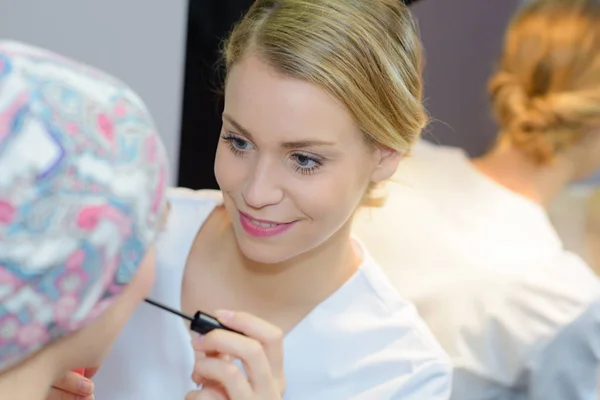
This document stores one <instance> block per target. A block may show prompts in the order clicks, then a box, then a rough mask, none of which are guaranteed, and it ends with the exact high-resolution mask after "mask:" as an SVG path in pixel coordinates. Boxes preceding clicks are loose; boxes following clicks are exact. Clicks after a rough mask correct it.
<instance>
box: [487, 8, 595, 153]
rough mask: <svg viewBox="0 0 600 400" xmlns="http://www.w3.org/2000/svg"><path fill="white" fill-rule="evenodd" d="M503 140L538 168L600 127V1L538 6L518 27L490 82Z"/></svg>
mask: <svg viewBox="0 0 600 400" xmlns="http://www.w3.org/2000/svg"><path fill="white" fill-rule="evenodd" d="M488 91H489V94H490V98H491V102H492V106H493V109H494V113H495V116H496V118H497V120H498V123H499V125H500V128H501V132H502V134H501V139H506V140H509V141H510V142H512V143H513V144H514V145H515V146H516V147H518V148H520V149H521V150H522V151H523V152H524V153H525V154H527V155H528V156H529V157H530V158H531V159H532V160H534V161H535V162H536V163H538V164H546V163H549V162H551V161H552V160H553V159H554V158H555V156H556V155H557V154H559V153H560V152H562V151H563V150H565V149H567V148H568V147H569V146H571V145H573V144H575V143H577V142H578V141H579V140H580V139H581V137H582V136H583V135H584V134H586V133H587V132H588V131H589V130H591V129H592V128H595V127H597V126H600V2H599V0H538V1H533V2H531V3H530V4H528V5H526V6H525V7H524V8H523V9H522V10H521V11H520V12H519V13H517V15H516V16H515V17H514V18H513V20H512V21H511V24H510V25H509V28H508V31H507V33H506V37H505V43H504V51H503V54H502V57H501V59H500V63H499V67H498V71H497V72H496V73H495V75H493V76H492V78H491V79H490V81H489V85H488Z"/></svg>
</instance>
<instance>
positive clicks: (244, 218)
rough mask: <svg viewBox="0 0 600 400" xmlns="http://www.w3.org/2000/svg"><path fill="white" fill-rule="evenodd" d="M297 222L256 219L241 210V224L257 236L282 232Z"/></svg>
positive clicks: (267, 235)
mask: <svg viewBox="0 0 600 400" xmlns="http://www.w3.org/2000/svg"><path fill="white" fill-rule="evenodd" d="M294 223H295V222H286V223H279V222H274V221H266V220H261V219H256V218H253V217H251V216H250V215H248V214H246V213H243V212H241V211H240V224H241V225H242V228H244V230H245V231H246V233H248V234H249V235H252V236H256V237H269V236H275V235H279V234H282V233H283V232H285V231H287V230H288V229H290V228H291V227H292V226H293V225H294Z"/></svg>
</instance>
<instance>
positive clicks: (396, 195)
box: [354, 142, 600, 400]
mask: <svg viewBox="0 0 600 400" xmlns="http://www.w3.org/2000/svg"><path fill="white" fill-rule="evenodd" d="M394 180H395V182H394V183H392V184H390V185H389V197H388V201H387V204H386V206H385V207H384V208H381V209H364V210H362V211H361V212H360V213H358V215H357V218H356V221H355V224H354V234H355V235H356V236H358V238H360V239H361V240H362V241H363V243H364V244H365V246H366V247H367V248H368V249H369V251H370V253H371V254H372V256H373V257H374V258H375V259H376V261H377V262H378V263H379V264H380V265H381V266H382V268H383V269H384V271H385V272H386V273H387V274H388V276H389V277H390V278H391V280H392V283H393V284H394V285H395V286H396V287H397V288H398V289H399V292H400V294H401V296H403V297H404V298H407V299H409V300H410V301H412V302H414V303H415V305H416V306H417V309H418V310H419V313H420V314H421V316H422V317H423V318H424V319H425V321H426V322H427V324H428V325H429V327H430V328H431V329H432V331H433V332H434V334H435V335H436V337H437V339H438V340H439V341H440V343H441V344H442V346H443V347H444V349H445V350H446V351H447V352H448V354H449V355H450V357H451V359H452V361H453V363H454V367H455V372H454V390H453V397H452V398H453V399H455V400H486V399H490V400H491V399H494V400H504V399H506V400H519V399H536V400H567V399H568V400H582V399H590V400H591V399H597V396H598V394H597V388H598V376H599V371H598V365H599V363H600V324H599V323H598V321H599V320H600V314H599V313H600V307H599V306H598V299H599V296H600V284H599V281H598V279H597V278H596V276H595V275H594V274H593V273H592V272H591V270H590V268H588V266H587V265H586V264H585V263H584V262H583V261H582V260H581V259H580V258H579V257H578V256H576V255H574V254H572V253H569V252H567V251H565V250H563V247H562V243H561V240H560V239H559V237H558V236H557V234H556V232H555V230H554V228H553V226H552V224H551V222H550V220H549V219H548V216H547V214H546V213H545V211H544V209H543V208H542V207H540V206H538V205H537V204H534V203H533V202H531V201H529V200H527V199H525V198H524V197H521V196H519V195H517V194H516V193H513V192H511V191H509V190H508V189H506V188H504V187H503V186H501V185H499V184H497V183H495V182H494V181H492V180H490V179H489V178H487V177H486V176H484V175H482V174H481V173H480V172H479V171H478V170H477V169H475V168H474V167H473V165H472V164H471V163H470V161H469V159H468V157H467V155H466V154H465V153H464V152H463V151H462V150H460V149H457V148H450V147H441V146H435V145H432V144H428V143H427V142H422V143H420V144H418V145H417V147H416V149H415V150H414V154H413V156H412V157H411V158H408V159H406V160H405V161H403V162H401V165H400V168H399V169H398V172H397V174H396V175H395V177H394ZM571 346H575V347H577V350H576V351H575V350H573V351H570V349H572V347H571ZM581 354H586V357H581ZM549 362H554V363H556V365H554V366H553V367H552V368H546V367H547V366H548V363H549ZM542 394H543V395H542ZM565 394H568V396H567V397H564V396H565Z"/></svg>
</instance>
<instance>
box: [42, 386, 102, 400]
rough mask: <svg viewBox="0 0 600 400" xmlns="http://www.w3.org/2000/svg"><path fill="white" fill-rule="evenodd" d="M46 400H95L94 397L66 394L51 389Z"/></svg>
mask: <svg viewBox="0 0 600 400" xmlns="http://www.w3.org/2000/svg"><path fill="white" fill-rule="evenodd" d="M46 400H94V395H92V394H90V395H87V396H85V395H84V396H82V395H79V394H74V393H69V392H65V391H64V390H60V389H56V388H51V389H50V392H48V397H46Z"/></svg>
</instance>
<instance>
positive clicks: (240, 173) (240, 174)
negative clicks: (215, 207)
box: [214, 143, 248, 192]
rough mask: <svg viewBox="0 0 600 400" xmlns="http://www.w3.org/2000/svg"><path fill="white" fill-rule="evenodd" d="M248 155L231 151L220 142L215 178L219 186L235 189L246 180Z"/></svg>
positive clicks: (227, 189) (226, 190) (216, 158)
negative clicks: (240, 155)
mask: <svg viewBox="0 0 600 400" xmlns="http://www.w3.org/2000/svg"><path fill="white" fill-rule="evenodd" d="M247 158H248V156H246V157H244V158H242V157H238V156H236V155H234V154H232V153H231V151H230V150H229V149H228V148H227V145H224V144H222V143H219V145H218V147H217V153H216V156H215V170H214V172H215V179H216V180H217V184H218V185H219V188H220V189H221V190H222V191H224V192H228V191H232V190H235V189H236V188H237V187H238V186H239V185H240V184H241V183H243V182H244V178H245V172H244V171H246V170H247V167H245V166H244V160H246V159H247Z"/></svg>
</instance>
